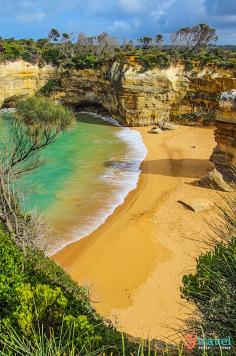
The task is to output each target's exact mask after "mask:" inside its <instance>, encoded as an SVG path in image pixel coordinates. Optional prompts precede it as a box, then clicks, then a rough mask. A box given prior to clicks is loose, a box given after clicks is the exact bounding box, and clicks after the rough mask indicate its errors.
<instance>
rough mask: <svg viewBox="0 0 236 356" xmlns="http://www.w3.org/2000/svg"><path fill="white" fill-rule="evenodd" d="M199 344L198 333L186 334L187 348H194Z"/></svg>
mask: <svg viewBox="0 0 236 356" xmlns="http://www.w3.org/2000/svg"><path fill="white" fill-rule="evenodd" d="M196 345H197V335H192V334H187V335H186V336H185V347H186V349H187V350H190V351H191V350H193V349H194V347H195V346H196Z"/></svg>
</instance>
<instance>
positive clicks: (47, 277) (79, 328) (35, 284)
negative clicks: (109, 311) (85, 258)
mask: <svg viewBox="0 0 236 356" xmlns="http://www.w3.org/2000/svg"><path fill="white" fill-rule="evenodd" d="M0 272H1V273H0V300H1V308H0V349H2V348H3V347H4V343H7V340H8V341H9V338H11V337H13V335H14V332H13V333H12V332H11V333H10V334H9V330H11V331H12V330H14V331H15V333H17V334H18V335H19V336H20V338H21V340H28V342H29V343H32V344H35V345H36V344H37V342H40V338H41V337H42V330H43V337H44V338H47V339H48V340H49V339H50V338H51V337H52V335H53V338H54V341H57V342H59V340H60V337H61V332H62V328H63V335H64V336H67V337H64V339H63V340H61V341H60V342H61V344H62V346H63V345H64V346H66V343H67V339H68V336H69V335H71V338H72V334H73V340H72V341H73V345H74V348H75V349H76V350H77V351H78V350H82V349H83V350H84V353H83V354H89V352H91V351H94V350H97V349H99V348H102V349H103V348H104V347H105V346H106V348H107V349H108V350H109V348H111V349H112V348H114V349H117V348H119V347H120V348H121V346H122V344H121V336H120V333H118V332H117V331H115V330H114V328H113V327H112V326H111V325H110V324H109V323H108V322H106V321H105V320H103V319H102V318H101V317H99V316H98V315H97V314H96V313H95V312H94V310H93V309H92V308H91V306H90V303H89V299H88V295H87V292H86V290H85V289H83V288H80V287H78V285H77V284H76V283H74V282H73V281H72V280H71V279H70V277H69V276H68V275H67V274H66V273H65V272H64V271H63V270H62V269H61V268H60V267H58V266H57V265H56V264H55V263H54V262H53V261H52V260H49V259H48V258H46V257H45V256H44V255H43V253H41V252H37V251H34V252H33V251H30V250H29V251H28V253H27V255H26V256H24V255H23V253H22V251H21V250H20V249H19V248H18V247H17V246H16V245H15V244H14V242H13V241H12V240H11V239H10V236H8V235H7V234H6V233H5V232H4V231H3V228H1V230H0ZM72 331H73V333H72ZM127 348H128V350H134V349H135V345H132V344H131V343H130V342H128V341H127Z"/></svg>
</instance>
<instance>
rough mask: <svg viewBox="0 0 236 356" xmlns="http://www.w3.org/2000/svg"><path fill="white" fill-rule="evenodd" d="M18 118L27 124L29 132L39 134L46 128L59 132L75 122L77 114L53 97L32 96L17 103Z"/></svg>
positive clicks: (18, 120)
mask: <svg viewBox="0 0 236 356" xmlns="http://www.w3.org/2000/svg"><path fill="white" fill-rule="evenodd" d="M16 120H17V122H20V123H23V124H25V125H26V127H27V129H28V132H29V134H32V133H33V134H34V135H39V133H40V132H42V131H43V130H44V129H45V128H48V129H53V131H56V133H59V132H60V131H62V130H64V129H66V128H68V127H70V126H71V125H72V124H73V122H74V120H75V116H74V114H73V113H72V111H70V110H69V109H67V108H65V107H63V106H62V105H60V104H57V103H55V101H53V100H52V99H49V98H46V97H43V96H31V97H26V98H24V99H22V100H20V101H19V102H18V103H17V105H16Z"/></svg>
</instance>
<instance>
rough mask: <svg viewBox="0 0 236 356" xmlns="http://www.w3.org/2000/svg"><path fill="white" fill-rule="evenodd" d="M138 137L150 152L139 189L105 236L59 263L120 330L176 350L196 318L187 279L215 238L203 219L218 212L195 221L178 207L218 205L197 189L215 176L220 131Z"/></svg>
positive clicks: (180, 130) (85, 242)
mask: <svg viewBox="0 0 236 356" xmlns="http://www.w3.org/2000/svg"><path fill="white" fill-rule="evenodd" d="M136 130H138V131H140V132H141V134H142V137H143V140H144V143H145V145H146V147H147V150H148V154H147V157H146V159H145V161H144V162H143V163H142V166H141V168H142V172H141V175H140V179H139V183H138V187H137V189H136V190H134V191H132V192H130V193H129V195H128V196H127V197H126V199H125V202H124V203H123V204H122V205H121V206H120V207H118V208H117V209H116V210H115V212H114V214H113V215H112V216H110V217H109V218H108V219H107V221H106V222H105V224H103V225H102V226H101V227H100V228H99V229H98V230H96V231H95V232H94V233H92V234H91V235H89V236H88V237H86V238H84V239H82V240H81V241H78V242H75V243H72V244H70V245H69V246H67V247H66V248H64V249H63V250H61V251H60V252H58V253H57V254H56V255H54V256H53V258H54V259H55V261H57V262H58V263H59V264H60V265H61V266H62V267H63V268H64V269H65V270H66V271H67V272H68V273H69V274H70V275H71V276H72V278H73V279H74V280H76V281H77V282H78V283H79V284H80V285H86V286H88V287H89V289H90V296H91V300H92V303H93V305H94V307H95V309H96V310H97V311H98V312H99V313H101V314H102V315H104V316H105V317H108V318H110V319H111V320H112V321H113V322H114V323H116V325H117V327H118V328H119V329H120V330H123V331H125V332H127V333H129V334H131V335H133V336H140V337H149V338H158V339H161V340H166V341H167V340H169V341H172V342H173V341H177V340H178V336H177V335H176V332H175V331H174V332H173V328H174V329H179V330H181V328H182V323H183V322H184V320H186V319H187V318H188V314H189V313H190V312H191V311H192V308H191V306H190V305H189V303H188V302H186V301H185V300H183V299H181V294H180V286H181V283H182V276H183V275H184V274H185V273H189V272H192V271H194V268H195V258H196V257H197V256H198V255H199V253H200V252H201V250H202V248H203V245H202V243H201V241H204V240H205V239H206V235H207V230H208V225H207V224H206V222H205V220H204V219H205V218H206V217H208V216H209V213H210V214H211V213H214V210H215V208H211V209H210V210H209V209H208V210H205V211H202V212H199V213H195V212H193V211H191V210H189V209H187V208H186V207H184V206H183V205H181V204H180V203H178V200H179V199H182V198H189V197H191V198H194V197H196V198H203V199H205V198H207V199H210V200H211V201H212V202H214V203H219V201H220V199H221V198H220V196H219V194H218V193H217V192H214V191H212V190H208V189H203V188H200V187H198V186H196V185H194V182H195V181H196V180H197V179H199V178H201V177H203V176H204V175H206V174H207V173H208V172H209V171H210V170H211V169H212V168H213V164H212V163H211V162H209V157H210V155H211V153H212V150H213V147H214V146H215V141H214V128H212V127H210V128H195V127H186V126H177V128H176V130H174V131H168V132H164V133H162V134H160V135H153V134H149V133H148V128H147V127H144V128H137V129H136ZM88 199H89V197H88ZM196 240H198V241H196ZM180 319H181V320H180Z"/></svg>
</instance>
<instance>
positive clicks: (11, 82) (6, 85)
mask: <svg viewBox="0 0 236 356" xmlns="http://www.w3.org/2000/svg"><path fill="white" fill-rule="evenodd" d="M55 72H56V70H55V68H53V67H52V66H44V67H39V66H38V65H37V64H30V63H26V62H24V61H20V60H18V61H15V62H6V63H1V64H0V108H1V107H2V106H3V107H4V100H6V106H7V105H9V102H10V101H11V98H12V101H14V100H15V98H16V97H18V96H22V95H25V94H34V93H35V92H36V91H37V90H38V89H40V88H41V87H42V86H43V85H44V84H45V83H46V82H47V80H48V79H49V78H52V77H53V76H54V75H55Z"/></svg>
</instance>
